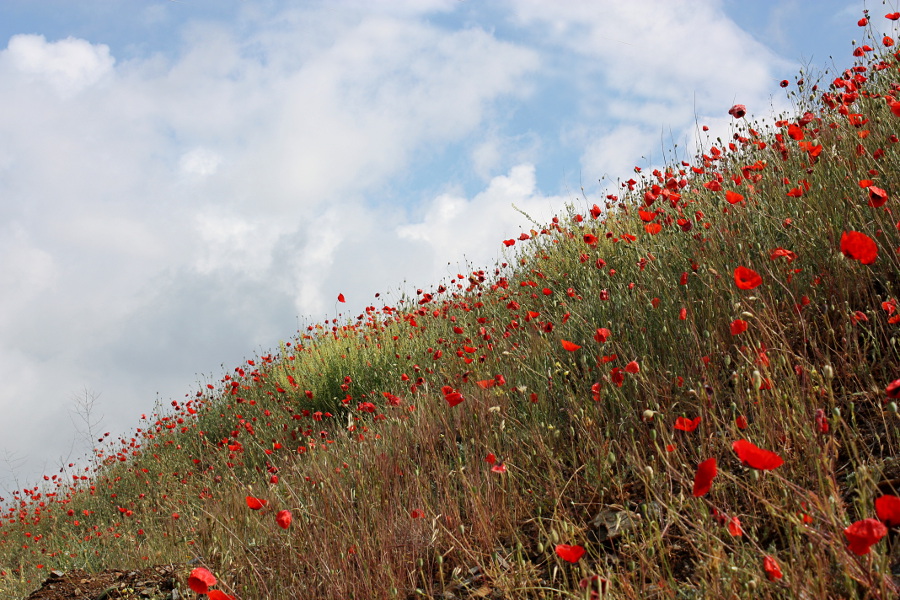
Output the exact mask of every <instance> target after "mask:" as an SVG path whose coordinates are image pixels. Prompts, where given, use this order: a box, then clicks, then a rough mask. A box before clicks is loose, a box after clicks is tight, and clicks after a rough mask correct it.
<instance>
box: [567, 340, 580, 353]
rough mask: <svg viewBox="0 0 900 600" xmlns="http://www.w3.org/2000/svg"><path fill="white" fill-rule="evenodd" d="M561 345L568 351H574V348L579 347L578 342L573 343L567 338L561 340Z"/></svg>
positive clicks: (578, 348)
mask: <svg viewBox="0 0 900 600" xmlns="http://www.w3.org/2000/svg"><path fill="white" fill-rule="evenodd" d="M562 347H563V350H568V351H569V352H575V351H576V350H580V349H581V346H579V345H578V344H575V343H573V342H570V341H568V340H563V341H562Z"/></svg>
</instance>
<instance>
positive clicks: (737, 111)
mask: <svg viewBox="0 0 900 600" xmlns="http://www.w3.org/2000/svg"><path fill="white" fill-rule="evenodd" d="M728 114H729V115H731V116H732V117H734V118H735V119H740V118H741V117H743V116H744V115H745V114H747V107H746V106H744V105H743V104H735V105H734V106H732V107H731V108H730V109H728Z"/></svg>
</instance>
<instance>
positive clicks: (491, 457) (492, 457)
mask: <svg viewBox="0 0 900 600" xmlns="http://www.w3.org/2000/svg"><path fill="white" fill-rule="evenodd" d="M484 460H485V462H487V464H489V465H492V464H494V463H495V462H497V457H496V456H495V455H494V453H493V452H491V453H490V454H488V455H487V456H485V457H484Z"/></svg>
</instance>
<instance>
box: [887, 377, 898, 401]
mask: <svg viewBox="0 0 900 600" xmlns="http://www.w3.org/2000/svg"><path fill="white" fill-rule="evenodd" d="M884 391H885V393H886V394H887V397H888V398H894V399H897V398H900V379H895V380H894V381H892V382H890V383H889V384H888V386H887V388H885V390H884Z"/></svg>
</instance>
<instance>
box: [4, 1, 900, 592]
mask: <svg viewBox="0 0 900 600" xmlns="http://www.w3.org/2000/svg"><path fill="white" fill-rule="evenodd" d="M879 18H880V17H879ZM866 31H869V29H866ZM870 43H871V44H872V46H873V47H876V48H877V50H876V51H872V52H869V51H864V50H862V49H861V50H860V52H858V54H859V55H860V56H858V57H857V62H856V64H855V66H854V67H853V68H852V69H849V70H847V71H845V72H843V73H837V74H831V75H829V74H827V73H826V74H825V76H824V77H823V81H824V83H823V82H820V83H818V84H813V83H811V82H804V81H797V80H795V81H794V82H792V83H791V84H790V86H789V93H790V97H791V98H792V99H793V100H794V101H795V103H796V114H794V115H790V116H782V117H781V118H779V119H778V121H776V122H775V123H774V124H773V125H772V126H766V125H765V124H758V123H757V124H751V123H747V122H746V121H745V120H743V119H737V120H735V123H734V136H733V138H732V139H728V140H706V141H705V142H704V150H703V153H702V154H701V155H699V156H697V157H695V158H694V160H693V161H685V162H684V163H682V162H679V161H675V160H673V161H672V163H671V164H668V165H665V166H661V167H660V168H659V169H655V170H652V171H650V172H647V171H641V172H640V173H636V174H635V175H634V179H632V180H630V181H631V183H629V182H622V183H621V184H620V190H619V191H618V193H616V194H610V195H609V196H607V197H606V198H601V199H599V200H597V204H599V205H600V206H597V205H595V206H594V207H588V206H583V207H581V208H579V207H576V206H574V205H573V206H570V207H567V208H566V209H565V211H564V214H562V215H561V216H559V217H558V218H556V219H554V220H553V222H552V223H548V224H546V225H535V229H534V230H533V231H531V232H530V233H528V234H526V235H527V237H528V238H529V239H519V240H516V241H515V244H514V245H512V244H509V245H510V246H511V247H510V249H509V251H508V252H509V257H508V259H507V260H508V263H509V264H506V263H504V264H502V265H497V266H495V267H494V268H491V269H487V270H485V271H474V272H470V273H460V274H459V276H458V277H456V278H453V279H452V280H450V281H445V282H443V283H442V284H441V285H440V286H439V287H436V288H434V289H432V290H430V291H429V292H427V293H426V292H422V293H420V294H418V295H417V296H416V297H415V298H411V299H407V300H406V301H404V302H401V303H400V304H399V305H398V306H394V307H386V306H381V307H375V306H371V307H368V308H367V309H366V310H365V311H364V313H363V314H361V315H360V316H359V318H357V319H350V320H347V321H345V322H340V323H328V322H326V323H325V324H320V325H315V326H310V327H309V328H308V329H307V330H304V331H301V332H299V333H298V335H297V336H296V337H295V338H294V339H292V340H291V341H290V343H285V344H283V345H282V346H281V347H280V348H279V350H278V352H277V353H272V354H269V355H265V356H261V357H257V358H255V359H253V360H252V361H248V363H247V364H244V365H241V366H239V367H237V368H236V369H235V370H234V371H232V372H230V373H227V374H225V375H224V376H223V378H222V379H221V380H220V381H218V382H211V383H210V384H209V385H208V386H207V388H206V389H204V390H202V391H201V392H198V393H197V394H196V395H195V396H193V397H191V398H190V399H188V400H186V401H184V402H173V406H172V407H171V409H170V410H166V411H163V410H159V411H158V412H157V413H155V414H153V415H152V416H150V417H148V418H147V419H146V420H144V421H142V424H141V428H140V429H139V430H138V431H137V432H136V433H135V435H134V437H133V438H127V439H122V440H120V441H118V442H115V443H112V444H110V445H109V446H107V447H105V448H104V449H102V450H100V451H99V452H100V454H99V458H100V459H101V465H100V466H99V467H98V468H97V469H96V470H95V471H91V472H89V473H86V474H82V473H74V474H73V473H64V474H63V475H64V476H57V477H56V478H55V479H51V480H49V481H47V482H46V483H45V485H42V486H38V487H37V488H34V489H30V490H24V491H21V492H20V493H19V494H18V495H17V498H16V505H15V506H14V507H13V508H12V509H11V510H10V511H9V512H8V513H7V514H4V515H3V517H2V526H0V571H2V577H0V593H2V595H3V596H4V597H17V596H19V597H21V596H24V595H26V594H27V592H28V591H29V590H30V589H32V588H34V587H36V585H37V583H38V582H39V581H40V580H41V579H42V574H43V573H45V572H46V571H47V570H49V569H51V568H53V569H63V570H64V569H68V568H74V567H82V568H86V569H88V570H97V569H103V568H112V567H127V568H132V567H135V566H138V565H142V564H153V563H159V562H170V561H187V560H189V559H192V558H196V557H199V560H200V562H201V563H202V564H204V565H206V566H207V567H208V568H209V569H211V570H212V571H214V572H215V573H216V575H217V576H218V578H219V580H220V586H221V589H223V590H225V591H226V592H228V593H230V594H233V595H234V596H235V597H238V598H298V597H302V598H417V597H435V598H436V597H441V598H454V597H456V598H464V597H503V598H551V597H553V598H555V597H566V598H600V597H609V598H656V597H659V598H674V597H679V598H687V597H697V598H700V597H710V598H712V597H716V598H732V597H754V598H776V597H788V596H790V597H798V598H826V597H843V598H889V597H896V595H897V594H898V585H900V584H898V581H897V579H896V577H895V575H894V574H895V573H897V572H898V569H900V550H898V547H897V546H898V545H897V543H896V532H895V531H894V530H891V531H890V532H889V533H888V535H887V536H885V537H883V538H881V539H880V540H876V539H875V538H873V539H871V540H869V541H870V542H871V549H870V551H869V552H868V553H867V554H859V553H858V552H857V551H854V550H860V549H859V547H848V535H847V533H845V529H846V528H848V526H850V525H851V524H853V523H855V522H858V521H862V520H865V519H875V520H878V519H879V518H881V520H882V521H884V520H887V521H888V524H892V522H891V521H890V519H889V518H885V516H884V514H876V510H875V507H874V506H875V505H874V502H875V500H876V499H878V498H881V497H884V496H892V495H896V494H897V487H898V486H900V461H898V459H897V458H895V457H896V454H897V450H898V442H900V437H898V435H900V433H898V418H897V407H896V403H895V402H894V400H893V398H892V397H889V394H888V386H889V385H890V384H891V383H892V382H893V381H894V380H896V379H898V378H900V355H898V349H897V328H898V326H900V324H898V321H900V317H898V314H900V313H898V312H897V311H896V301H897V297H898V295H900V268H898V267H900V259H898V250H900V230H898V228H900V224H898V216H897V215H895V214H894V207H895V205H896V203H897V194H898V193H900V192H898V190H900V176H898V173H900V154H898V148H897V142H898V138H897V135H898V134H900V116H898V115H900V109H893V108H892V106H893V102H894V100H893V99H892V97H893V95H894V94H895V90H896V89H898V88H900V82H898V76H897V73H898V67H900V62H898V60H897V56H895V55H892V54H891V53H890V52H889V50H890V48H887V47H884V46H883V45H882V41H881V40H878V41H877V42H874V41H872V42H870ZM829 78H830V79H832V81H827V79H829ZM878 190H883V191H884V193H885V194H886V196H887V200H886V201H885V202H884V203H883V204H881V196H880V193H879V191H878ZM734 194H739V195H740V196H742V198H740V199H738V197H737V196H735V195H734ZM589 203H592V202H589ZM579 211H580V212H579ZM657 226H658V227H657ZM848 232H858V233H859V234H862V235H864V236H865V238H866V239H869V240H871V241H872V242H873V243H874V245H875V247H876V248H877V257H876V258H875V259H874V260H873V261H870V260H869V259H868V258H866V257H865V256H862V255H861V254H860V253H861V252H862V250H860V249H858V248H855V247H850V246H848V245H847V240H848V237H847V236H848ZM854 235H855V234H854ZM523 237H525V236H523ZM860 239H862V238H860ZM842 240H843V242H842ZM863 249H864V248H863ZM854 256H856V257H857V258H853V257H854ZM860 257H862V260H859V258H860ZM739 267H745V268H748V269H751V270H752V271H754V272H755V273H757V274H758V276H759V278H760V283H759V284H758V285H756V286H755V287H752V288H751V289H743V288H742V287H741V286H739V285H738V281H737V279H736V277H735V271H736V269H738V268H739ZM744 287H748V286H744ZM744 327H746V329H744ZM598 330H599V331H598ZM892 389H893V388H892ZM457 393H458V394H460V395H461V397H462V401H461V402H457V401H458V400H459V399H460V396H457V395H455V394H457ZM891 395H893V392H892V394H891ZM698 418H699V421H697V420H696V419H698ZM676 425H677V426H678V428H676ZM693 427H695V428H693ZM691 429H692V430H691ZM741 439H746V440H749V441H750V442H752V443H753V444H755V445H756V446H758V447H760V448H763V449H766V450H769V451H772V452H774V453H776V454H777V455H778V456H779V457H781V458H783V459H784V463H783V465H780V466H778V467H777V468H774V469H768V468H764V469H761V468H753V467H752V466H748V465H747V464H744V463H743V462H742V460H740V459H739V458H738V456H737V455H736V453H735V451H734V450H733V448H732V444H733V442H735V441H738V440H741ZM711 458H715V459H716V462H717V467H718V469H717V470H718V473H717V475H716V477H715V478H714V479H713V480H712V483H711V488H710V490H709V492H708V493H704V494H702V495H697V496H695V494H694V491H695V481H696V480H697V479H698V478H699V477H698V475H697V472H698V465H700V464H701V463H702V462H704V461H707V460H708V459H711ZM749 462H750V463H752V462H753V461H752V459H751V460H750V461H749ZM82 477H84V479H82ZM248 496H249V497H251V498H258V499H261V500H263V501H265V506H264V507H263V508H262V509H260V510H251V509H250V508H249V506H248V502H247V497H248ZM282 510H289V511H291V514H292V516H293V522H292V524H291V525H290V526H289V527H288V528H287V529H282V528H281V527H279V526H278V525H277V524H276V521H275V515H276V513H278V512H280V511H282ZM869 524H870V525H872V523H871V522H870V523H869ZM876 537H877V536H876ZM576 546H577V547H580V548H583V549H584V551H585V552H584V554H583V556H581V557H580V558H578V559H577V560H576V561H575V562H571V561H569V560H566V557H569V558H573V557H571V556H569V554H568V553H567V547H576ZM773 565H777V569H776V568H775V567H773Z"/></svg>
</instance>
